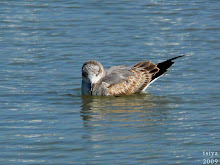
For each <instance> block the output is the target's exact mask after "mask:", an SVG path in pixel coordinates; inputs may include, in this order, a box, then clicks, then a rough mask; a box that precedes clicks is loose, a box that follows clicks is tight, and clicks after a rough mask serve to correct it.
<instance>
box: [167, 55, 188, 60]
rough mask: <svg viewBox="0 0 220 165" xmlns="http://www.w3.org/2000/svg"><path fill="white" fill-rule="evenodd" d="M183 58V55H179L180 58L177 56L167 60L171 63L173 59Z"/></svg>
mask: <svg viewBox="0 0 220 165" xmlns="http://www.w3.org/2000/svg"><path fill="white" fill-rule="evenodd" d="M183 56H185V55H184V54H182V55H180V56H177V57H174V58H171V59H169V60H170V61H172V60H175V59H177V58H180V57H183ZM169 60H167V61H169Z"/></svg>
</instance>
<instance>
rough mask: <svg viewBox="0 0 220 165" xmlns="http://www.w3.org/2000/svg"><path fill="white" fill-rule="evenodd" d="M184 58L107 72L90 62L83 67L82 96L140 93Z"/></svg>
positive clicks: (145, 63) (98, 64)
mask: <svg viewBox="0 0 220 165" xmlns="http://www.w3.org/2000/svg"><path fill="white" fill-rule="evenodd" d="M182 56H184V55H181V56H177V57H174V58H171V59H169V60H167V61H164V62H161V63H158V64H154V63H152V62H151V61H143V62H139V63H137V64H135V65H133V66H131V67H129V66H126V65H120V66H112V67H110V68H109V69H106V70H105V69H104V68H103V66H102V64H101V63H99V62H98V61H95V60H89V61H87V62H86V63H84V64H83V66H82V94H83V95H103V96H117V95H131V94H135V93H140V92H142V91H145V90H146V89H147V87H148V86H149V85H150V84H151V83H153V82H154V81H155V80H157V79H158V78H159V77H161V76H162V75H163V74H164V73H165V72H166V71H167V70H168V68H169V67H170V66H171V65H172V64H173V63H174V62H173V60H175V59H177V58H179V57H182Z"/></svg>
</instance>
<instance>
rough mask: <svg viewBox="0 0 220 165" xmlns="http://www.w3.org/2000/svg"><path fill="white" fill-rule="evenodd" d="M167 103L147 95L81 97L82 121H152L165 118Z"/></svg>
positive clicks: (164, 100) (159, 98)
mask: <svg viewBox="0 0 220 165" xmlns="http://www.w3.org/2000/svg"><path fill="white" fill-rule="evenodd" d="M168 103H169V101H168V100H167V98H166V97H164V96H154V95H152V94H149V93H145V94H138V95H131V96H119V97H114V96H106V97H103V96H82V108H81V117H82V119H83V120H84V121H100V120H108V121H120V122H123V121H124V122H129V121H131V122H132V121H152V120H161V116H162V118H165V117H166V110H167V109H169V106H168Z"/></svg>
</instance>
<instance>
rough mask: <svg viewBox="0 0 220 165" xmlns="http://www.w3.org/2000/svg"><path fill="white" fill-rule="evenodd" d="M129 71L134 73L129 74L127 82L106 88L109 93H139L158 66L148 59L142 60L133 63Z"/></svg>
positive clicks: (157, 69)
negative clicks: (132, 74)
mask: <svg viewBox="0 0 220 165" xmlns="http://www.w3.org/2000/svg"><path fill="white" fill-rule="evenodd" d="M131 71H132V73H134V76H129V78H128V82H126V81H124V82H122V83H120V84H114V85H111V86H110V87H109V88H108V89H109V94H110V95H131V94H135V93H140V92H141V91H142V90H143V89H144V88H145V87H146V86H147V85H148V84H149V83H150V81H151V78H152V74H155V73H157V72H158V71H159V68H157V66H156V65H155V64H154V63H152V62H150V61H144V62H140V63H138V64H136V65H133V69H132V70H131Z"/></svg>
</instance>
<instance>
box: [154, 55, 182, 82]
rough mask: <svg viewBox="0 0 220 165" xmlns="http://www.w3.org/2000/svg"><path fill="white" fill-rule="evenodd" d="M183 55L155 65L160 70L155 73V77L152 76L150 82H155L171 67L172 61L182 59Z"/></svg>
mask: <svg viewBox="0 0 220 165" xmlns="http://www.w3.org/2000/svg"><path fill="white" fill-rule="evenodd" d="M183 56H184V55H180V56H177V57H174V58H171V59H169V60H167V61H164V62H161V63H158V64H157V67H158V68H159V69H160V70H159V72H157V73H156V74H155V75H153V76H152V80H151V82H150V84H151V83H153V82H154V81H155V80H157V79H158V78H159V77H161V76H163V75H164V73H166V72H167V70H168V68H169V67H170V66H171V65H173V63H174V62H173V60H175V59H177V58H179V57H183Z"/></svg>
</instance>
